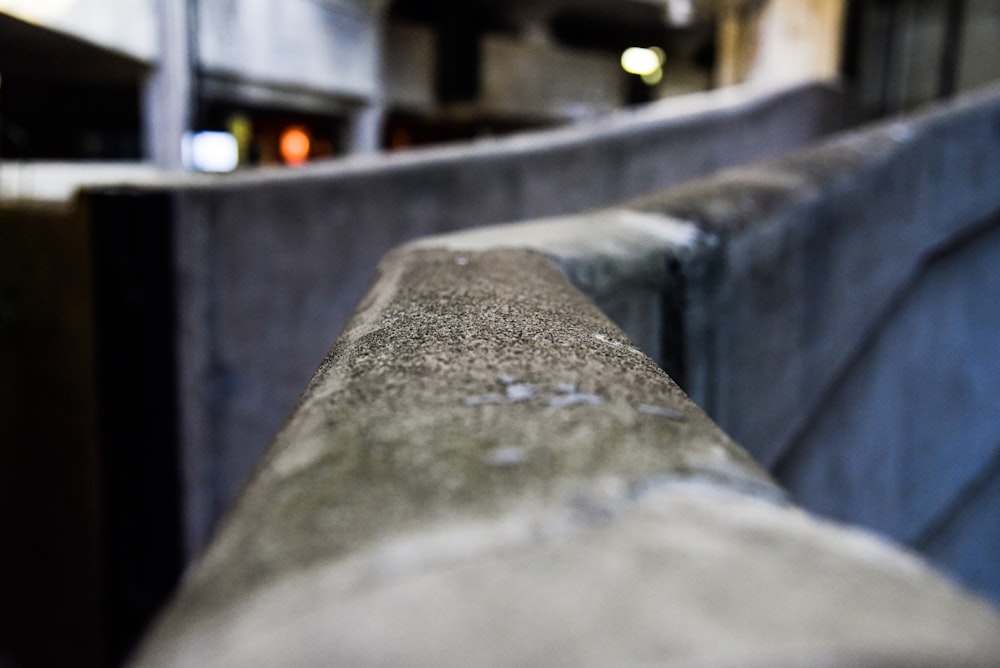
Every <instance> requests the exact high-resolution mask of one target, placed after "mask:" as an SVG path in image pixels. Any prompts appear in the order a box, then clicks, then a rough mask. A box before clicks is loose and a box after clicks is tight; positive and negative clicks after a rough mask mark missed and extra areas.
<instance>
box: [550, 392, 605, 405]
mask: <svg viewBox="0 0 1000 668" xmlns="http://www.w3.org/2000/svg"><path fill="white" fill-rule="evenodd" d="M548 403H549V406H551V407H553V408H565V407H567V406H579V405H586V406H596V405H598V404H603V403H604V399H602V398H601V397H599V396H597V395H596V394H585V393H582V392H581V393H574V394H562V395H559V396H556V397H549V402H548Z"/></svg>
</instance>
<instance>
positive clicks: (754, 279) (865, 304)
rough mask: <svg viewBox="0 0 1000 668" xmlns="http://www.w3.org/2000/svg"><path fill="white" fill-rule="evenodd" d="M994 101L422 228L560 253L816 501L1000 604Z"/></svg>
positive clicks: (479, 243)
mask: <svg viewBox="0 0 1000 668" xmlns="http://www.w3.org/2000/svg"><path fill="white" fill-rule="evenodd" d="M998 118H1000V89H997V88H993V89H987V90H984V91H981V92H979V93H977V94H976V95H973V96H970V97H967V98H964V99H962V100H960V101H959V102H957V103H956V104H954V105H950V106H945V107H938V108H934V109H931V110H928V111H926V112H924V113H922V114H918V115H914V116H911V117H909V118H902V119H897V120H894V121H892V122H889V123H884V124H881V125H879V126H875V127H871V128H866V129H863V130H859V131H856V132H851V133H847V134H844V135H842V136H840V137H837V138H835V139H833V140H831V141H829V142H827V143H824V144H822V145H820V146H817V147H814V148H810V149H808V150H806V151H802V152H799V153H796V154H793V155H789V156H786V157H784V158H782V159H779V160H775V161H771V162H769V163H766V164H761V165H757V166H755V167H752V168H740V169H736V170H729V171H725V172H723V173H721V174H719V175H717V176H715V177H712V178H709V179H705V180H700V181H696V182H692V183H689V184H686V185H683V186H680V187H678V188H675V189H672V190H670V191H666V192H664V193H661V194H658V195H656V196H653V197H650V198H645V199H641V200H638V201H635V202H632V203H630V204H628V205H624V206H622V207H619V208H617V209H614V210H608V211H603V212H594V213H591V214H588V215H586V216H571V217H566V218H563V219H561V220H558V221H547V222H540V223H535V224H531V225H524V226H512V227H509V228H506V229H502V230H495V231H484V232H482V233H473V234H460V235H456V236H454V237H451V238H445V239H441V240H433V239H432V240H428V241H425V242H423V243H424V244H425V245H435V244H443V245H447V246H448V247H449V248H452V249H462V248H480V247H483V245H484V244H498V243H499V244H502V245H505V246H527V247H531V248H535V249H538V250H541V251H543V252H547V253H549V254H551V255H552V256H553V257H556V258H557V259H558V260H559V261H560V263H562V264H563V265H564V266H565V267H566V268H567V273H568V275H569V276H571V278H572V279H573V280H574V282H575V283H576V284H577V285H578V286H579V287H581V288H583V289H584V290H585V291H586V292H587V293H588V294H589V295H591V296H592V297H593V298H594V299H595V301H596V302H597V303H598V304H601V305H602V307H603V308H605V310H606V312H608V313H609V314H612V315H614V316H615V318H616V320H617V322H618V323H619V324H620V325H621V326H622V327H623V329H625V331H626V332H628V333H629V335H630V336H631V337H632V338H633V339H634V340H635V341H637V342H641V343H642V346H643V348H644V349H645V350H647V351H648V352H649V353H650V354H652V355H653V356H654V357H655V358H656V359H657V361H658V362H659V363H660V364H661V365H662V366H663V367H664V368H665V369H667V370H668V371H669V372H670V373H671V375H672V376H673V377H674V378H675V379H676V380H677V381H678V382H679V383H681V385H682V386H683V387H684V388H685V390H687V391H688V392H689V393H690V394H691V396H692V398H694V399H695V401H696V402H697V403H698V404H699V405H700V406H702V407H704V408H705V410H706V411H707V412H708V413H709V414H710V415H712V417H713V418H714V419H716V420H718V421H719V423H720V424H721V425H722V426H723V427H724V428H725V429H726V430H727V432H728V433H730V434H732V435H733V437H734V438H735V439H736V440H737V441H738V442H739V443H741V444H742V445H744V446H745V447H746V448H747V449H748V450H749V451H750V452H751V453H752V454H753V455H754V456H755V457H757V458H758V459H759V460H760V461H761V462H762V463H763V464H764V465H765V466H767V467H768V468H769V469H774V470H775V471H776V473H777V475H778V476H779V478H780V480H781V481H782V482H784V483H785V484H787V485H788V486H789V487H791V489H792V490H793V491H794V492H795V494H796V498H797V499H799V500H800V501H801V502H802V503H803V504H805V505H806V506H807V507H808V508H810V509H812V510H815V511H817V512H825V513H830V514H831V515H832V516H833V517H836V518H838V519H841V520H846V521H850V522H857V523H862V524H863V525H865V526H868V527H871V528H875V529H878V530H880V531H882V532H885V533H886V534H888V535H890V536H892V537H895V538H897V539H900V540H905V541H907V542H909V543H910V544H912V545H914V546H915V547H920V548H922V549H926V550H927V551H928V553H932V554H936V555H939V559H940V561H938V564H939V565H940V566H942V567H944V568H946V569H948V570H950V571H952V572H953V573H954V574H956V575H957V576H958V577H961V578H963V579H965V581H966V582H968V583H969V584H970V585H972V584H974V585H975V586H977V587H978V588H980V590H981V591H983V592H986V593H988V594H989V595H990V596H992V597H993V598H994V599H995V600H998V601H1000V582H997V580H996V577H995V576H990V575H989V574H988V572H989V569H984V568H983V566H982V564H992V563H996V560H997V559H998V558H1000V547H998V546H997V544H996V541H995V540H992V539H990V538H987V536H993V535H994V534H995V533H996V532H995V531H993V527H992V525H991V524H990V523H986V524H978V523H977V522H974V521H971V520H970V521H966V519H965V518H964V517H962V513H963V512H964V511H963V510H961V508H963V507H964V505H965V504H966V503H972V501H969V500H968V499H966V498H965V497H966V496H967V495H968V490H969V489H970V488H975V489H980V488H982V489H993V487H990V484H991V483H990V481H989V479H987V480H985V481H983V480H980V476H981V475H982V472H983V471H984V470H987V471H992V470H993V469H994V468H995V465H993V464H991V462H995V461H996V458H997V456H998V453H1000V449H998V448H1000V423H998V422H997V419H996V416H995V412H996V411H995V410H993V406H995V405H996V400H997V396H998V393H1000V388H998V387H997V384H996V380H995V379H996V378H997V377H1000V358H998V356H997V354H996V353H995V352H994V348H995V345H994V342H995V341H996V338H997V335H998V334H1000V323H998V322H997V320H996V315H995V313H994V311H995V310H996V309H995V308H994V301H995V300H993V299H992V298H991V295H992V294H993V292H995V290H993V291H991V287H990V286H994V285H995V284H996V282H997V275H996V269H995V265H996V256H997V242H996V241H995V238H996V231H995V230H996V227H997V224H998V221H1000V124H998V122H997V119H998ZM571 230H572V231H571ZM952 255H953V257H952ZM581 260H582V261H581ZM931 379H933V382H931ZM990 475H995V474H990ZM994 487H995V486H994ZM977 493H981V494H987V492H977ZM990 503H992V501H990V499H989V497H985V498H981V499H979V500H977V501H975V503H974V505H975V507H977V508H979V507H989V505H990ZM976 516H977V517H980V518H985V515H984V514H982V513H979V512H978V511H977V515H976ZM953 533H954V535H952V534H953ZM944 535H948V536H950V537H949V538H947V540H946V541H944V542H941V541H942V540H944V539H940V540H939V538H938V536H944ZM932 544H933V545H934V546H935V547H933V548H932V547H931V545H932ZM951 544H954V545H956V546H957V545H965V546H968V547H969V548H970V549H973V550H974V551H975V553H976V556H975V557H972V556H971V555H965V556H961V557H959V556H957V552H958V548H957V547H956V548H954V549H952V548H950V547H948V545H951ZM947 555H951V556H947ZM977 564H978V565H977Z"/></svg>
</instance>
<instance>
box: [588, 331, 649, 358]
mask: <svg viewBox="0 0 1000 668" xmlns="http://www.w3.org/2000/svg"><path fill="white" fill-rule="evenodd" d="M594 338H595V339H597V340H598V341H601V342H603V343H606V344H608V345H609V346H611V347H612V348H624V349H625V350H627V351H629V352H630V353H632V354H633V355H642V354H643V352H642V351H641V350H639V349H638V348H633V347H632V346H627V345H625V344H624V343H619V342H618V341H614V340H612V339H610V338H608V337H607V336H605V335H604V334H601V333H600V332H594Z"/></svg>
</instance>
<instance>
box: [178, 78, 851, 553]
mask: <svg viewBox="0 0 1000 668" xmlns="http://www.w3.org/2000/svg"><path fill="white" fill-rule="evenodd" d="M840 100H841V98H840V96H839V94H838V93H837V92H836V91H834V90H832V89H830V88H828V87H824V86H805V87H801V88H796V89H792V90H787V91H783V92H773V93H767V92H764V93H762V92H759V91H753V90H742V89H733V90H723V91H718V92H714V93H710V94H704V95H697V96H691V97H689V98H678V99H677V100H675V101H667V102H662V103H657V104H654V105H651V106H649V107H647V108H643V109H640V110H636V111H626V112H621V113H617V114H615V115H612V116H610V117H608V118H606V119H604V120H602V121H599V122H593V123H587V124H581V125H577V126H572V127H570V128H567V129H562V130H557V131H551V132H548V133H541V134H531V135H521V136H516V137H511V138H509V139H504V140H496V141H484V142H479V143H476V144H472V145H456V146H453V147H447V148H440V149H434V150H427V151H415V152H413V153H410V154H405V155H397V156H390V157H381V158H375V157H373V158H355V159H351V160H348V161H346V162H341V163H331V164H329V165H325V166H317V167H310V168H307V169H304V170H299V171H292V172H261V173H257V174H252V175H249V176H235V177H232V178H230V179H226V180H225V181H219V182H217V183H216V184H215V185H212V186H187V187H178V188H177V189H175V190H174V191H173V207H174V214H173V215H174V221H175V227H176V231H175V235H176V257H177V270H178V278H177V281H178V282H177V286H178V308H179V318H180V324H179V326H180V339H179V353H178V363H179V365H180V370H179V373H180V378H181V388H180V398H181V403H182V406H181V419H182V424H183V433H182V437H181V438H182V443H183V447H184V449H185V456H184V462H185V470H184V480H185V485H186V488H187V501H188V503H189V504H190V506H189V508H188V509H187V512H186V516H187V517H188V518H189V521H190V522H191V524H190V526H189V527H188V530H189V533H188V545H189V548H190V549H191V550H192V551H193V550H195V549H196V548H197V546H199V545H200V544H202V542H203V540H204V539H205V537H206V536H207V533H208V531H209V530H210V528H211V526H212V525H213V524H214V522H215V519H216V518H217V517H218V516H219V514H220V513H221V512H222V510H223V509H224V508H225V507H226V506H227V505H228V504H229V503H230V502H231V500H232V499H233V498H234V497H235V496H236V494H237V492H238V490H239V489H240V488H241V487H242V485H243V482H244V481H245V479H246V477H247V475H248V474H249V473H250V471H251V470H252V469H253V466H254V463H255V462H256V461H257V459H258V457H259V455H260V453H261V452H262V451H263V449H264V447H265V445H266V444H267V443H268V442H269V440H270V439H271V437H272V436H273V434H274V432H275V431H276V430H277V429H278V427H279V426H280V424H281V422H282V420H283V419H284V418H285V416H286V415H287V413H288V412H289V410H290V409H291V407H292V405H293V403H294V401H295V397H296V396H298V393H299V392H301V390H302V388H303V387H304V386H305V383H306V381H307V380H308V378H309V377H310V375H311V373H312V372H313V371H314V370H315V368H316V365H317V364H318V363H319V361H320V359H321V357H322V355H323V353H324V352H325V351H326V349H327V347H328V345H329V343H330V342H331V341H333V340H334V338H335V337H336V335H337V333H338V332H339V331H340V329H341V328H342V327H343V326H344V323H345V322H346V319H347V317H348V316H349V314H350V313H351V312H352V310H353V308H354V306H355V304H356V303H357V302H358V300H359V299H360V298H361V295H362V294H363V292H364V290H365V289H366V288H367V286H368V285H369V283H370V282H371V280H372V278H373V276H374V269H375V266H376V265H377V263H378V261H379V259H380V258H381V257H382V255H384V254H385V253H386V252H387V251H388V250H389V249H391V248H392V247H394V246H396V245H398V244H400V243H403V242H405V241H408V240H410V239H413V238H416V237H419V236H422V235H427V234H431V233H438V232H444V231H449V230H456V229H463V228H468V227H474V226H477V225H483V224H487V223H493V222H497V221H503V220H516V219H523V218H529V217H536V216H543V215H550V214H555V213H565V212H571V211H579V210H583V209H586V208H589V207H596V206H602V205H607V204H610V203H612V202H616V201H620V200H622V199H624V198H627V197H631V196H635V195H637V194H640V193H644V192H649V191H652V190H655V189H657V188H662V187H665V186H668V185H671V184H675V183H678V182H681V181H684V180H686V179H690V178H693V177H696V176H699V175H702V174H706V173H708V172H711V171H714V170H715V169H718V168H720V167H724V166H728V165H733V164H736V163H740V162H746V161H748V160H753V159H759V158H761V157H763V156H766V155H772V154H775V153H779V152H781V151H783V150H787V149H790V148H793V147H796V146H801V145H803V144H806V143H809V142H811V141H813V140H814V139H815V138H816V137H817V136H819V135H821V134H823V133H825V132H828V131H830V130H832V129H834V128H835V127H837V125H838V123H839V122H840V113H839V112H840V106H841V103H840Z"/></svg>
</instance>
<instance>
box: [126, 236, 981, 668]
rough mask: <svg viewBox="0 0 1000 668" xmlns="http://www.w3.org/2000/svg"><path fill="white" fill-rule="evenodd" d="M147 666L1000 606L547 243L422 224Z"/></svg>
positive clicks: (678, 644)
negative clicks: (608, 298) (764, 446)
mask: <svg viewBox="0 0 1000 668" xmlns="http://www.w3.org/2000/svg"><path fill="white" fill-rule="evenodd" d="M380 270H381V271H380V273H381V275H380V278H379V280H378V282H377V283H376V285H375V286H374V287H373V289H372V290H371V292H370V293H369V295H368V297H367V298H366V299H365V301H364V302H363V303H362V305H361V306H360V307H359V310H358V311H357V313H356V315H355V317H354V319H353V320H352V322H351V324H350V325H349V327H348V329H347V330H346V332H345V333H344V335H343V336H342V337H341V339H340V340H339V341H338V342H337V343H336V345H335V346H334V347H333V349H332V350H331V352H330V354H329V356H328V357H327V359H326V360H325V362H324V363H323V365H322V366H321V368H320V370H319V371H318V372H317V374H316V376H315V378H314V379H313V381H312V383H311V384H310V386H309V387H308V389H307V391H306V392H305V394H304V395H303V398H302V400H301V401H300V404H299V406H298V407H297V409H296V411H295V413H294V414H293V416H292V418H291V419H290V421H289V422H288V424H287V426H286V427H285V429H284V430H283V431H282V432H281V433H280V434H279V436H278V438H277V440H276V442H275V443H274V445H273V446H272V448H271V450H270V451H269V454H268V455H267V457H266V458H265V460H264V461H263V463H262V465H261V466H260V468H259V470H258V471H257V473H256V475H255V477H254V479H253V480H252V481H251V483H250V485H249V486H248V488H247V490H246V492H245V493H244V495H243V497H242V498H241V500H240V501H239V502H238V504H237V506H236V507H235V508H234V509H233V511H232V512H231V513H230V515H229V516H228V518H227V520H226V521H225V522H224V523H223V526H222V528H221V530H220V531H219V533H218V534H217V536H216V538H215V540H214V541H213V543H212V545H211V546H210V548H209V550H208V552H207V553H206V554H205V555H204V557H203V558H202V559H201V560H200V561H199V562H198V563H196V565H195V566H194V568H193V569H192V570H191V572H190V573H189V575H188V577H187V578H186V581H185V583H184V586H183V587H182V589H181V591H180V593H179V594H178V596H177V598H176V600H175V601H174V602H173V604H172V605H171V606H170V608H169V609H168V610H167V611H166V613H165V614H164V616H163V618H162V619H161V621H160V623H159V624H158V626H157V628H156V629H155V630H154V632H153V634H151V636H149V637H148V638H147V640H146V642H145V644H144V645H143V647H142V649H141V650H140V653H139V655H138V657H137V663H138V664H139V665H199V666H206V665H395V664H405V665H428V666H429V665H480V664H482V665H487V664H488V665H513V664H520V665H524V664H530V665H552V664H557V665H634V664H656V665H699V666H716V665H719V666H722V665H734V664H735V665H760V666H764V665H805V664H808V665H845V664H850V665H928V666H929V665H939V664H941V663H950V664H955V663H961V662H963V661H964V662H966V663H970V664H971V665H994V662H995V657H998V656H1000V633H998V631H1000V620H998V619H997V617H996V616H995V615H994V614H993V613H992V611H991V610H990V609H989V608H988V607H987V606H985V605H983V604H982V603H980V602H978V601H977V600H975V599H972V598H969V597H966V596H965V595H964V594H962V593H961V592H959V591H958V590H957V589H955V588H953V587H952V586H951V585H950V584H948V583H947V582H945V581H944V580H942V579H941V578H940V577H938V576H937V575H935V574H934V573H933V572H932V571H931V570H930V569H928V568H927V567H925V566H924V565H922V564H921V563H920V562H919V561H917V560H916V559H914V558H911V557H910V556H908V555H906V554H903V553H900V552H898V551H896V550H895V549H894V548H892V547H890V546H888V545H886V544H884V543H881V542H880V541H878V540H876V539H874V538H872V537H869V536H866V535H862V534H859V533H855V532H850V531H845V530H843V529H839V528H836V527H832V526H828V525H824V524H822V523H819V522H817V521H815V520H813V519H811V518H809V517H808V516H806V515H805V514H803V513H801V512H800V511H797V510H794V509H792V508H790V507H788V506H787V505H785V504H784V501H783V496H782V494H781V492H780V491H779V490H778V489H777V488H776V487H775V486H774V485H773V484H772V483H771V481H770V480H769V479H768V477H767V475H766V474H765V473H763V472H762V470H761V469H759V468H758V467H757V466H756V464H754V463H753V461H752V460H751V459H750V458H749V457H748V456H747V455H746V454H745V453H744V452H743V451H742V450H741V449H740V448H738V447H737V446H736V445H735V444H733V443H732V442H731V441H730V440H729V439H728V438H727V437H726V436H725V435H724V434H723V433H722V432H721V431H720V430H719V429H718V428H717V427H715V425H713V424H712V423H711V422H710V421H709V420H708V418H707V417H706V416H705V415H704V414H703V413H702V412H701V410H700V409H698V408H697V407H696V406H695V405H694V404H693V403H692V402H691V401H690V400H689V399H688V398H687V397H686V396H685V395H684V394H683V393H682V392H681V391H680V390H679V389H678V388H677V386H676V385H675V384H674V383H673V382H672V381H671V380H670V379H669V378H668V377H667V376H666V375H665V374H664V373H663V372H662V371H661V370H660V369H659V368H658V367H657V366H656V365H655V364H653V363H652V361H651V360H649V359H648V358H647V357H646V356H645V355H643V354H642V353H641V352H640V351H638V350H637V349H636V348H634V347H633V345H632V343H631V342H630V341H629V340H628V339H626V338H625V337H624V336H623V335H622V334H621V332H620V331H619V330H618V329H617V328H615V326H614V325H612V324H611V323H610V322H609V321H608V320H607V319H606V318H605V317H604V316H603V315H602V314H601V313H600V312H599V311H598V310H597V309H596V308H595V307H594V306H593V305H592V304H591V303H590V302H589V301H588V300H587V299H586V298H585V297H583V296H582V294H581V293H579V292H578V291H577V290H576V289H575V288H573V287H572V286H571V285H570V284H569V282H568V281H567V279H566V278H565V277H564V275H563V274H562V273H561V272H560V271H559V270H558V269H557V268H556V267H555V265H554V264H552V263H551V262H550V261H549V260H548V259H546V258H545V257H544V256H542V255H540V254H538V253H536V252H532V251H527V250H494V251H481V252H480V251H448V250H443V249H433V248H429V249H413V248H411V249H408V250H403V251H400V252H397V253H395V254H393V255H390V256H389V257H388V258H387V260H386V261H385V262H384V263H383V264H382V266H381V268H380Z"/></svg>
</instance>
